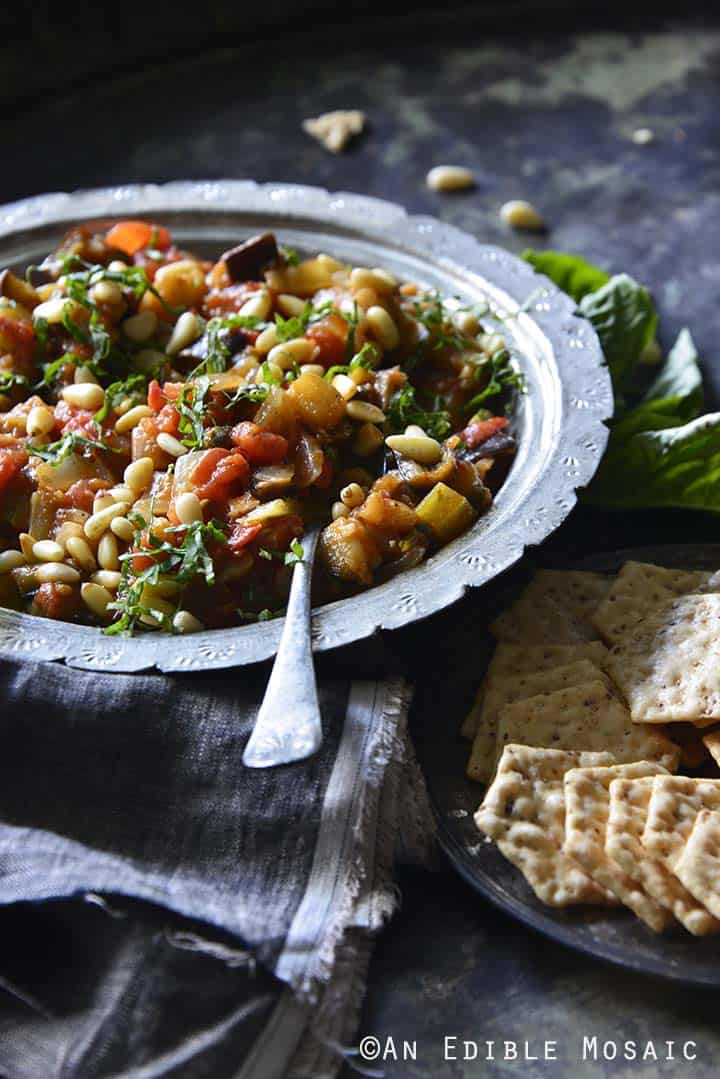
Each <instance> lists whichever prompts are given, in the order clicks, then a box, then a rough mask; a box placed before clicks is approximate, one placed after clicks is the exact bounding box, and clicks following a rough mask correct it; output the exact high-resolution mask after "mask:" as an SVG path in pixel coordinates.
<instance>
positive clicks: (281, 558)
mask: <svg viewBox="0 0 720 1079" xmlns="http://www.w3.org/2000/svg"><path fill="white" fill-rule="evenodd" d="M258 554H259V555H260V557H261V558H265V559H267V561H268V562H271V561H272V560H273V558H275V559H277V561H278V562H282V563H283V565H285V566H294V565H295V564H296V563H297V562H302V560H303V559H304V557H305V551H304V550H303V545H302V543H301V542H300V540H298V539H294V540H293V541H292V543H291V544H290V550H289V551H269V550H268V549H267V547H260V549H259V550H258Z"/></svg>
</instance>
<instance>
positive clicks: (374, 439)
mask: <svg viewBox="0 0 720 1079" xmlns="http://www.w3.org/2000/svg"><path fill="white" fill-rule="evenodd" d="M383 441H384V439H383V433H382V431H381V430H380V429H379V428H378V427H376V426H375V424H374V423H363V424H362V425H361V426H360V427H358V429H357V431H356V432H355V438H354V439H353V444H352V448H353V453H356V454H357V456H358V457H369V456H370V454H372V453H375V451H376V450H379V449H380V447H381V446H382V444H383Z"/></svg>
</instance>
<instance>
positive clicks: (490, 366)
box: [465, 349, 525, 413]
mask: <svg viewBox="0 0 720 1079" xmlns="http://www.w3.org/2000/svg"><path fill="white" fill-rule="evenodd" d="M486 376H487V382H486V383H485V385H484V386H483V388H482V390H481V391H480V393H476V394H475V396H474V397H472V398H471V399H470V400H469V401H468V403H467V405H466V406H465V409H466V411H467V412H469V413H473V412H476V411H477V408H478V406H479V405H481V404H482V403H483V401H487V400H488V398H490V397H496V396H497V395H498V394H500V393H503V391H504V390H507V389H509V388H510V387H512V386H514V387H515V388H516V389H517V390H519V392H520V393H524V392H525V376H524V374H523V373H522V371H517V370H516V369H515V368H514V367H513V365H512V363H511V362H510V353H509V352H508V351H507V349H501V350H500V351H499V352H496V353H495V354H494V355H493V356H490V357H489V358H488V359H487V360H486V361H485V362H484V363H481V364H478V367H477V369H476V371H475V377H476V378H477V379H480V378H485V377H486Z"/></svg>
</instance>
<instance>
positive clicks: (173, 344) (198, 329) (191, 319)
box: [165, 311, 203, 356]
mask: <svg viewBox="0 0 720 1079" xmlns="http://www.w3.org/2000/svg"><path fill="white" fill-rule="evenodd" d="M202 332H203V322H202V319H201V318H200V317H199V316H198V315H196V314H195V313H194V312H193V311H184V312H183V314H182V315H181V316H180V318H179V319H178V320H177V322H176V323H175V326H174V327H173V332H172V334H171V336H170V340H169V341H168V343H167V344H166V345H165V351H166V352H167V354H168V356H174V355H175V354H176V353H178V352H182V350H183V349H184V348H188V347H189V346H190V345H192V343H193V341H197V339H198V337H200V335H201V334H202Z"/></svg>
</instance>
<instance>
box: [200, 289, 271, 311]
mask: <svg viewBox="0 0 720 1079" xmlns="http://www.w3.org/2000/svg"><path fill="white" fill-rule="evenodd" d="M262 287H263V286H262V283H261V282H260V281H241V282H239V283H238V284H235V285H228V286H227V288H219V289H218V288H214V289H211V291H210V292H209V293H208V295H207V296H206V297H205V307H206V308H207V311H208V313H209V314H211V315H233V314H236V313H237V312H238V311H239V310H240V308H241V307H242V305H243V304H244V303H245V301H246V300H248V299H250V297H251V296H252V294H253V292H257V290H258V289H259V288H262Z"/></svg>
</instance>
